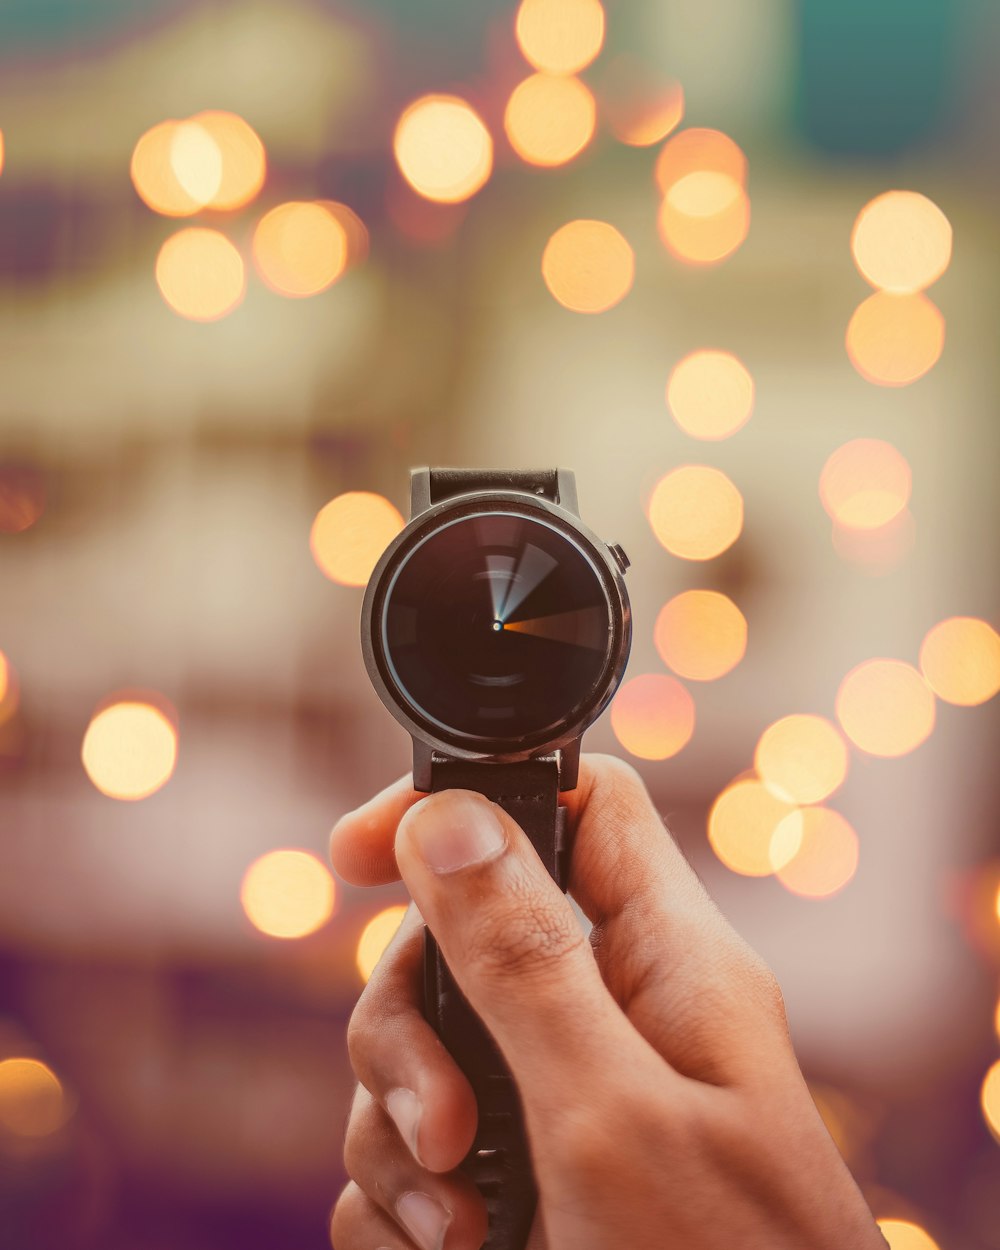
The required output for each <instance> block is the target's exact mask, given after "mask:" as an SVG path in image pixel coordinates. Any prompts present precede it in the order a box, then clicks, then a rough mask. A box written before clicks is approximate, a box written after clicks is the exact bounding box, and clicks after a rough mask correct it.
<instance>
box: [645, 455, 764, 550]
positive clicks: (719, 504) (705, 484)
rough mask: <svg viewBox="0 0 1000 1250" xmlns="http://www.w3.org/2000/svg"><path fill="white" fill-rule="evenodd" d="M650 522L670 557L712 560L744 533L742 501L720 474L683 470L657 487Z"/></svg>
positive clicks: (708, 470) (688, 467) (694, 467)
mask: <svg viewBox="0 0 1000 1250" xmlns="http://www.w3.org/2000/svg"><path fill="white" fill-rule="evenodd" d="M646 516H647V518H648V520H649V524H650V526H651V528H652V530H653V533H654V535H655V536H656V539H657V541H658V542H659V543H660V544H661V545H662V546H663V547H665V548H666V550H667V551H669V552H670V553H671V555H675V556H679V557H680V558H681V559H683V560H712V559H714V558H715V557H716V556H719V555H721V554H722V553H723V552H724V551H726V550H727V549H728V548H729V547H731V546H732V545H733V543H734V542H735V541H736V540H737V538H739V536H740V533H741V532H742V529H743V496H742V495H741V494H740V492H739V491H738V490H737V488H736V487H735V486H734V484H733V483H732V481H731V480H730V479H729V478H728V477H727V476H726V474H725V473H723V472H722V470H721V469H715V468H712V467H711V466H709V465H703V464H701V465H696V464H688V465H681V466H680V467H679V468H676V469H672V470H671V471H670V472H669V473H667V474H665V475H664V476H663V477H662V478H660V480H659V481H658V482H657V483H656V485H655V486H654V488H653V492H652V494H651V496H650V499H649V505H648V507H647V509H646Z"/></svg>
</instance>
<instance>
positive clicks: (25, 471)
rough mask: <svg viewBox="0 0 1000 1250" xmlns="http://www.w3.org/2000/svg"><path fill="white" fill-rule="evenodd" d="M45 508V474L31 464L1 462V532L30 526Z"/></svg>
mask: <svg viewBox="0 0 1000 1250" xmlns="http://www.w3.org/2000/svg"><path fill="white" fill-rule="evenodd" d="M44 510H45V478H44V476H43V475H42V473H41V471H40V470H39V469H36V468H35V467H34V466H33V465H28V464H0V534H20V533H23V531H24V530H26V529H30V528H31V526H32V525H34V524H35V522H36V521H37V520H38V518H39V517H40V516H41V515H42V512H43V511H44Z"/></svg>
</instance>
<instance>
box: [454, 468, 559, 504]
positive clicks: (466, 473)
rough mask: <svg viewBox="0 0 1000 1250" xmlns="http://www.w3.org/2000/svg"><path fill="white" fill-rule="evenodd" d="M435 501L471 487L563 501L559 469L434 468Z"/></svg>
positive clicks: (460, 492) (469, 489)
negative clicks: (560, 496) (515, 492)
mask: <svg viewBox="0 0 1000 1250" xmlns="http://www.w3.org/2000/svg"><path fill="white" fill-rule="evenodd" d="M430 473H431V480H430V488H431V503H440V501H441V500H442V499H450V498H451V497H452V496H453V495H461V494H463V493H464V492H465V491H471V490H523V491H527V493H528V494H529V495H542V496H543V497H544V498H545V499H549V500H551V501H552V503H558V502H559V487H558V479H557V473H556V470H555V469H431V471H430Z"/></svg>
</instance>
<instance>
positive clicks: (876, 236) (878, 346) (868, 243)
mask: <svg viewBox="0 0 1000 1250" xmlns="http://www.w3.org/2000/svg"><path fill="white" fill-rule="evenodd" d="M850 247H851V255H852V256H853V258H854V263H855V264H856V265H857V267H858V270H859V272H860V273H861V275H862V277H864V278H865V280H866V281H867V282H869V283H870V284H871V285H872V286H873V287H875V294H874V295H870V296H869V297H868V298H867V299H866V300H863V301H862V303H861V304H859V305H858V307H857V308H856V309H855V311H854V314H853V316H852V317H851V319H850V322H849V324H848V326H847V334H846V347H847V355H848V358H849V359H850V361H851V363H852V364H853V365H854V367H855V369H857V371H858V372H859V373H860V374H861V376H862V377H863V378H865V379H866V380H867V381H869V382H872V383H874V384H875V385H876V386H908V385H910V384H911V383H912V382H916V381H917V380H918V379H919V378H922V377H923V376H924V375H925V374H926V373H928V372H929V371H930V370H931V369H932V368H933V367H934V365H935V364H936V363H937V361H938V360H939V358H940V356H941V352H942V350H943V347H944V334H945V325H944V317H943V316H942V315H941V312H940V310H939V309H938V308H937V307H936V305H935V304H934V303H932V301H931V300H930V299H928V298H927V296H926V295H923V294H922V292H923V290H924V289H925V288H926V287H928V286H930V285H931V284H932V283H934V282H936V281H937V280H938V278H940V277H941V275H942V274H943V273H944V272H945V270H946V269H947V268H948V264H949V262H950V260H951V248H952V229H951V223H950V222H949V221H948V218H947V217H946V216H945V214H944V213H943V212H942V211H941V209H940V208H938V206H937V205H936V204H935V203H934V202H933V201H932V200H929V199H928V198H927V197H926V196H924V195H920V194H919V193H918V192H915V191H886V192H885V193H884V194H882V195H879V196H876V197H875V199H873V200H871V201H869V203H867V204H866V205H865V206H864V208H862V209H861V211H860V213H859V214H858V216H857V219H856V220H855V222H854V227H853V229H852V231H851V241H850Z"/></svg>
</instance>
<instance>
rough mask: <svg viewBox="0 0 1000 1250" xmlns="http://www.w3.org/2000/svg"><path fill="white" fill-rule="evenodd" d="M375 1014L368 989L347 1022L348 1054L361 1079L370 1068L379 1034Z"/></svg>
mask: <svg viewBox="0 0 1000 1250" xmlns="http://www.w3.org/2000/svg"><path fill="white" fill-rule="evenodd" d="M375 1014H376V1013H375V1012H374V1010H373V1004H372V1001H371V994H370V992H369V989H368V988H367V987H366V988H365V989H364V990H363V991H362V993H361V997H360V998H359V999H358V1001H357V1003H355V1006H354V1010H353V1011H352V1012H351V1018H350V1020H349V1021H348V1022H347V1054H348V1058H349V1059H350V1061H351V1067H352V1068H353V1069H354V1071H355V1073H356V1074H357V1075H358V1076H359V1077H360V1076H361V1074H362V1073H363V1072H366V1071H367V1070H368V1068H369V1066H370V1059H371V1053H372V1050H373V1048H374V1044H375V1040H376V1036H377V1033H378V1025H377V1021H376V1018H375Z"/></svg>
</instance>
